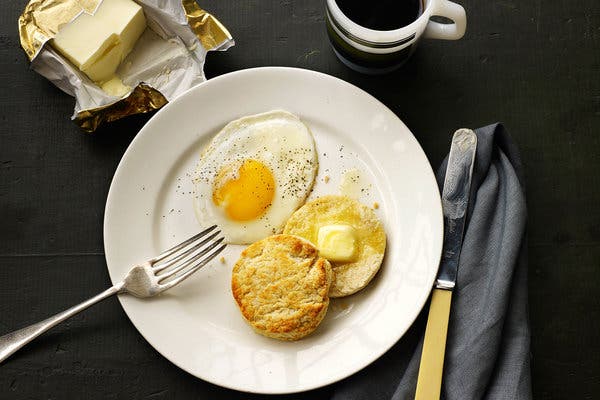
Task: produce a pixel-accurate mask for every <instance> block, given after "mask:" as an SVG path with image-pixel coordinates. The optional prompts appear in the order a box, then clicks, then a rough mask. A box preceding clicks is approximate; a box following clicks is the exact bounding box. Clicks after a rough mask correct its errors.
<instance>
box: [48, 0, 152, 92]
mask: <svg viewBox="0 0 600 400" xmlns="http://www.w3.org/2000/svg"><path fill="white" fill-rule="evenodd" d="M144 29H146V18H145V17H144V11H143V10H142V8H141V7H140V6H139V5H138V4H137V3H135V2H134V1H132V0H103V1H102V3H100V6H99V7H98V8H97V10H96V12H95V13H94V15H90V14H87V13H85V12H83V13H81V14H80V15H79V16H77V18H75V19H74V20H73V21H71V22H69V23H68V24H66V25H64V26H62V27H61V28H60V30H59V32H58V34H57V35H56V36H55V37H54V39H53V40H52V46H53V47H54V48H56V49H57V50H58V51H59V52H60V53H61V54H62V55H63V56H65V57H66V58H67V59H69V61H71V62H72V63H73V64H74V65H75V66H76V67H77V68H79V69H80V70H81V71H82V72H84V73H85V74H86V75H87V76H88V77H89V78H90V79H91V80H93V81H94V82H95V83H96V84H98V86H100V87H103V88H104V89H105V91H107V93H109V94H112V95H123V94H125V93H123V92H126V91H127V90H128V89H130V88H129V87H127V86H125V85H123V84H122V82H121V80H120V79H119V78H118V77H117V76H116V75H115V71H116V70H117V68H118V67H119V64H121V62H122V61H123V60H124V59H125V57H127V54H129V52H131V50H132V49H133V46H134V45H135V42H136V41H137V40H138V38H139V37H140V35H141V34H142V32H144ZM107 83H108V84H107ZM105 84H106V85H105ZM104 86H105V87H104Z"/></svg>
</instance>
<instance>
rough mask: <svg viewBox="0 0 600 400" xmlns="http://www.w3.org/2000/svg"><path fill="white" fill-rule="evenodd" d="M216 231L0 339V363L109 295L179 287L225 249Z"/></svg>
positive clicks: (138, 294)
mask: <svg viewBox="0 0 600 400" xmlns="http://www.w3.org/2000/svg"><path fill="white" fill-rule="evenodd" d="M216 228H217V227H216V225H215V226H211V227H210V228H207V229H205V230H203V231H202V232H200V233H199V234H197V235H195V236H193V237H191V238H189V239H188V240H186V241H184V242H182V243H180V244H178V245H177V246H174V247H172V248H170V249H169V250H166V251H164V252H163V253H161V254H159V255H158V256H156V257H154V258H151V259H150V260H148V261H146V262H144V263H142V264H139V265H136V266H135V267H133V268H131V269H130V270H129V272H128V273H127V275H126V276H125V279H123V280H122V281H121V282H119V283H117V284H116V285H114V286H113V287H111V288H109V289H107V290H105V291H104V292H102V293H100V294H99V295H97V296H95V297H92V298H91V299H89V300H86V301H84V302H83V303H81V304H78V305H76V306H74V307H71V308H69V309H68V310H66V311H63V312H61V313H59V314H56V315H54V316H52V317H50V318H48V319H45V320H43V321H42V322H38V323H37V324H33V325H30V326H27V327H25V328H22V329H19V330H17V331H14V332H11V333H8V334H6V335H4V336H1V337H0V362H2V361H4V360H6V359H7V358H8V357H9V356H10V355H11V354H13V353H14V352H16V351H17V350H19V349H20V348H21V347H23V346H25V345H26V344H27V343H29V342H31V341H32V340H33V339H35V338H36V337H38V336H39V335H41V334H42V333H44V332H46V331H47V330H49V329H50V328H52V327H53V326H55V325H58V324H59V323H61V322H62V321H64V320H66V319H67V318H70V317H72V316H73V315H75V314H77V313H79V312H80V311H83V310H85V309H86V308H88V307H89V306H91V305H92V304H96V303H97V302H99V301H100V300H104V299H106V298H107V297H110V296H112V295H113V294H117V293H129V294H132V295H134V296H136V297H152V296H155V295H157V294H159V293H162V292H164V291H165V290H167V289H170V288H172V287H173V286H175V285H177V284H179V283H181V281H183V280H184V279H186V278H188V277H189V276H191V275H192V274H193V273H194V272H196V271H198V270H199V269H200V268H202V267H203V266H204V265H206V264H207V263H208V262H209V261H210V260H212V259H213V258H215V257H216V256H217V255H218V254H219V253H220V252H221V251H223V249H224V248H225V247H226V245H225V244H221V242H223V238H222V237H220V238H218V239H215V238H216V237H217V236H218V235H219V233H221V232H220V231H215V229H216Z"/></svg>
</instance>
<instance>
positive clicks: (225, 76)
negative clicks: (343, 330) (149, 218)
mask: <svg viewBox="0 0 600 400" xmlns="http://www.w3.org/2000/svg"><path fill="white" fill-rule="evenodd" d="M268 72H283V73H292V74H306V75H312V76H313V77H314V78H316V79H329V80H333V81H336V83H337V84H340V85H342V86H347V87H350V88H351V89H353V90H357V91H359V92H361V95H363V96H366V97H368V98H369V99H370V101H373V102H375V103H377V104H378V105H379V106H381V107H382V108H384V109H387V110H388V111H389V112H390V113H392V114H393V115H394V116H395V117H396V119H397V120H398V121H399V122H400V123H401V124H402V125H403V126H404V127H405V128H406V130H407V131H408V132H409V133H410V136H409V137H410V139H411V140H413V141H414V142H415V143H416V145H417V148H418V149H419V150H420V153H421V156H422V157H423V158H424V159H425V161H426V165H427V166H428V168H427V173H428V175H430V178H431V179H433V182H434V183H435V182H436V178H435V172H434V170H433V167H432V165H431V163H430V162H429V159H428V158H427V156H426V154H425V152H424V150H423V148H422V146H421V144H420V143H419V141H418V140H417V139H416V137H415V135H414V134H413V132H412V131H411V130H410V129H409V128H408V127H407V126H406V124H405V123H404V122H403V121H402V120H401V119H400V117H398V115H397V114H396V113H394V112H393V111H392V110H391V109H390V108H389V107H387V106H386V105H385V104H384V103H383V102H381V101H380V100H378V99H377V98H376V97H374V96H373V95H371V94H370V93H368V92H366V91H365V90H363V89H362V88H360V87H358V86H356V85H354V84H352V83H350V82H347V81H345V80H343V79H340V78H338V77H335V76H332V75H329V74H326V73H323V72H319V71H314V70H309V69H304V68H296V67H280V66H265V67H254V68H245V69H241V70H236V71H232V72H228V73H225V74H222V75H219V76H216V77H214V78H211V79H208V80H207V81H205V82H202V83H201V84H199V85H197V86H194V87H192V88H189V89H188V90H186V91H185V92H183V93H182V94H181V95H179V96H178V97H177V98H176V99H174V100H173V101H171V102H169V103H167V104H166V105H165V106H164V107H162V108H161V109H160V110H158V112H156V113H155V114H154V115H153V116H152V117H151V118H150V119H148V121H146V122H145V123H144V125H143V126H142V128H141V129H140V130H139V131H138V133H137V134H136V135H135V137H134V138H133V139H132V140H131V142H130V143H129V145H128V146H127V148H126V150H125V151H124V153H123V155H122V156H121V158H120V160H119V163H118V165H117V168H116V169H115V172H114V174H113V177H112V179H111V182H110V186H109V190H108V193H107V196H106V202H105V207H104V216H103V248H104V258H105V262H106V269H107V272H108V274H109V278H110V280H111V282H112V283H113V284H115V283H116V282H115V280H114V279H113V276H112V274H111V270H110V268H109V266H108V259H107V254H108V253H109V252H108V247H109V245H108V244H107V243H108V241H107V240H106V237H107V232H108V230H109V228H108V222H107V221H108V218H107V216H108V215H109V213H110V210H109V209H110V207H111V205H112V204H113V203H114V202H112V201H111V198H112V197H113V196H114V185H115V182H116V181H117V180H118V179H119V176H120V175H121V174H122V170H123V168H125V167H124V165H125V164H127V162H126V160H127V158H128V157H129V155H130V154H131V152H132V151H133V150H132V149H133V148H134V147H135V146H136V143H137V142H138V141H139V140H141V139H140V138H141V137H143V135H144V132H146V131H147V130H148V129H149V128H148V126H150V125H152V124H151V122H152V121H153V120H154V119H155V118H157V116H159V115H161V114H163V113H166V112H169V110H170V109H171V108H173V107H177V105H178V104H179V103H181V102H183V101H185V99H186V98H187V97H189V96H190V93H192V92H195V91H201V90H205V89H203V88H204V87H206V86H210V85H217V84H219V82H220V81H222V80H227V79H232V77H235V76H238V75H244V74H254V73H268ZM435 186H436V188H437V183H436V184H435ZM437 194H438V195H437V196H435V197H436V198H435V201H434V203H435V204H436V205H437V207H436V208H437V213H436V215H437V221H438V224H436V225H437V226H438V229H437V231H438V238H437V240H436V243H439V246H438V247H439V249H438V251H436V252H435V260H436V265H435V266H434V268H435V270H436V272H437V267H438V265H439V261H440V259H441V255H442V242H443V212H442V201H441V196H440V195H439V190H438V191H437ZM436 276H437V273H436V274H433V278H432V279H431V282H428V284H429V285H430V286H431V288H432V289H433V283H434V281H435V278H436ZM429 294H430V292H429V291H428V292H426V295H425V296H424V297H423V298H422V299H418V301H417V302H416V303H417V304H419V307H416V308H415V312H414V315H410V316H409V318H407V320H410V321H411V322H410V324H409V325H408V327H407V328H406V330H404V332H402V333H401V335H400V336H399V337H398V338H397V339H396V340H395V341H393V342H392V343H391V344H390V345H389V346H388V347H386V348H383V347H382V349H381V352H380V353H379V354H377V355H376V356H375V357H373V358H372V359H371V360H370V361H368V362H367V363H365V364H364V365H363V366H362V367H360V368H359V369H357V370H354V371H353V372H350V373H348V374H346V375H345V376H341V377H334V378H332V379H329V380H326V381H324V382H319V383H317V384H314V385H307V386H305V387H303V388H299V389H290V390H250V389H244V388H241V387H237V386H234V385H230V386H223V384H222V383H221V382H215V381H213V380H211V379H207V378H205V377H199V376H197V375H196V374H194V373H193V372H191V371H189V370H188V369H187V368H186V367H184V366H183V365H182V363H180V362H179V361H178V360H176V359H174V358H171V357H169V356H167V355H166V354H164V353H163V352H162V351H161V350H159V348H158V347H160V346H158V347H157V345H156V344H155V343H153V342H152V341H151V340H150V339H149V338H148V337H147V336H146V335H144V333H143V332H142V331H141V330H140V328H139V327H138V325H137V324H136V323H135V322H134V319H133V318H132V317H131V315H130V311H131V310H129V311H128V309H127V308H126V307H125V306H124V303H123V299H122V297H121V295H118V296H117V298H118V299H119V304H120V305H121V308H122V309H123V311H124V312H125V315H126V316H127V318H128V319H129V321H130V322H131V324H132V325H133V326H134V328H135V329H136V330H137V332H138V333H139V334H140V335H141V336H142V337H143V338H144V340H145V341H146V342H147V343H148V344H149V345H150V346H151V347H152V348H153V349H154V350H155V351H157V352H158V353H159V354H160V355H161V356H162V357H164V358H165V359H166V360H168V361H169V362H170V363H172V364H173V365H175V366H177V367H178V368H179V369H181V370H182V371H185V372H186V373H188V374H189V375H192V376H194V377H195V378H196V379H201V380H203V381H205V382H209V383H211V384H214V385H216V386H219V387H223V388H226V389H229V390H237V391H240V392H246V393H255V394H292V393H301V392H305V391H309V390H314V389H317V388H321V387H325V386H328V385H331V384H334V383H336V382H339V381H342V380H343V379H347V378H349V377H351V376H353V375H354V374H356V373H358V372H359V371H361V370H363V369H364V368H367V367H368V366H369V365H371V364H372V363H373V362H375V361H376V360H378V359H379V358H381V357H382V356H383V355H384V354H385V353H387V352H388V351H389V350H390V349H391V348H392V347H393V346H394V345H395V344H396V343H398V341H399V340H401V339H402V337H404V335H405V334H406V332H407V331H408V330H409V329H410V327H411V326H412V325H413V324H414V322H415V320H416V319H417V317H418V316H419V314H420V313H421V311H422V310H423V307H424V306H425V304H426V303H427V299H428V298H429ZM384 347H385V346H384Z"/></svg>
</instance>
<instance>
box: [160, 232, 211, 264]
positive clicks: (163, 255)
mask: <svg viewBox="0 0 600 400" xmlns="http://www.w3.org/2000/svg"><path fill="white" fill-rule="evenodd" d="M216 227H217V226H216V225H213V226H211V227H209V228H206V229H205V230H203V231H202V232H200V233H198V234H196V235H194V236H192V237H191V238H189V239H188V240H186V241H184V242H181V243H179V244H178V245H175V246H173V247H171V248H170V249H168V250H165V251H163V252H162V253H160V254H159V255H158V256H156V257H154V258H153V259H151V260H150V264H154V263H156V262H158V261H161V260H164V259H165V258H167V257H169V256H170V255H172V254H173V253H175V252H176V251H179V250H180V249H182V248H184V247H186V246H187V245H189V244H190V243H192V242H194V241H196V240H198V239H200V238H201V237H203V236H204V235H206V234H207V233H209V232H211V231H213V230H214V229H215V228H216Z"/></svg>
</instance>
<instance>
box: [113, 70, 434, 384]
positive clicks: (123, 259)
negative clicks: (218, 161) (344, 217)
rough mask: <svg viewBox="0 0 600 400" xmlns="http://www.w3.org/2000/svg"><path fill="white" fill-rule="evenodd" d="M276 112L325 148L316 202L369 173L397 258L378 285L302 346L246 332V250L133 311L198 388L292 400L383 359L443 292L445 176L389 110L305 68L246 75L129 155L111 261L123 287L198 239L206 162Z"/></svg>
mask: <svg viewBox="0 0 600 400" xmlns="http://www.w3.org/2000/svg"><path fill="white" fill-rule="evenodd" d="M272 109H285V110H288V111H290V112H292V113H295V114H296V115H298V116H299V117H300V118H301V119H302V120H303V121H304V122H305V123H306V124H307V125H308V126H309V127H310V129H311V130H312V132H313V134H314V137H315V142H316V145H317V149H318V151H319V163H320V167H319V174H318V177H317V182H316V184H315V187H314V190H313V193H312V195H311V197H315V196H318V195H321V194H326V193H335V192H337V189H338V184H339V182H340V180H341V179H342V177H343V174H344V171H346V170H349V169H352V168H356V169H357V170H359V171H360V175H361V182H360V187H357V188H356V189H357V193H358V194H359V197H360V198H359V199H360V200H361V201H362V202H363V203H365V204H367V205H372V204H373V203H375V202H377V203H379V209H377V210H376V212H377V214H378V215H379V217H380V218H381V219H382V220H383V222H384V225H385V228H386V233H387V235H388V250H387V252H386V256H385V259H384V264H383V266H382V268H381V270H380V271H379V273H378V275H377V276H376V278H375V279H374V280H373V282H371V284H370V285H369V286H368V287H367V288H366V289H364V290H363V291H361V292H359V293H357V294H355V295H353V296H350V297H346V298H341V299H335V300H332V302H331V305H330V308H329V311H328V313H327V316H326V317H325V320H324V321H323V323H322V324H321V325H320V326H319V327H318V329H317V330H316V331H315V332H314V333H313V334H312V335H310V336H308V337H307V338H305V339H303V340H300V341H297V342H280V341H277V340H274V339H268V338H265V337H262V336H259V335H257V334H255V333H254V332H253V331H252V330H251V328H250V327H249V326H248V325H247V324H246V323H245V322H244V321H243V319H242V317H241V314H240V313H239V311H238V309H237V306H236V304H235V301H234V300H233V297H232V295H231V289H230V279H231V268H232V266H233V264H234V263H235V261H236V259H237V257H238V255H239V253H240V251H241V247H239V246H230V247H228V248H227V249H226V250H225V253H224V255H225V260H226V262H225V263H224V264H223V263H221V262H220V261H218V260H217V261H214V262H212V263H211V264H209V265H207V266H206V267H205V268H204V269H203V270H201V271H199V272H198V273H196V274H195V275H194V276H193V277H191V278H190V279H189V280H187V281H186V282H185V283H183V284H182V285H180V286H178V287H176V288H174V289H172V290H171V291H169V292H166V293H165V294H163V295H162V296H160V297H158V298H155V299H151V300H140V299H137V298H134V297H133V296H127V295H125V296H121V297H120V298H119V299H120V301H121V304H122V305H123V308H124V309H125V312H126V313H127V315H128V316H129V318H130V319H131V321H132V322H133V324H134V325H135V327H136V328H137V329H138V330H139V331H140V333H141V334H142V335H143V336H144V337H145V338H146V340H148V342H149V343H150V344H151V345H152V346H154V348H156V350H158V351H159V352H160V353H161V354H162V355H163V356H165V357H166V358H167V359H169V360H170V361H171V362H173V363H174V364H176V365H177V366H179V367H180V368H182V369H184V370H185V371H187V372H189V373H191V374H192V375H195V376H197V377H199V378H202V379H204V380H206V381H209V382H212V383H214V384H217V385H220V386H224V387H228V388H232V389H237V390H242V391H248V392H256V393H290V392H299V391H304V390H308V389H313V388H317V387H320V386H323V385H326V384H329V383H332V382H335V381H338V380H340V379H342V378H344V377H347V376H349V375H351V374H352V373H354V372H356V371H358V370H360V369H361V368H363V367H365V366H366V365H368V364H369V363H371V362H372V361H374V360H375V359H377V358H378V357H379V356H381V355H382V354H383V353H384V352H385V351H386V350H388V349H389V348H390V347H391V346H392V345H393V344H394V343H396V341H398V339H400V337H402V335H403V334H404V333H405V332H406V330H407V329H408V328H409V327H410V325H411V324H412V322H413V321H414V320H415V318H416V316H417V314H418V313H419V311H420V310H421V308H422V307H423V305H424V303H425V301H426V299H427V297H428V294H429V292H430V290H431V287H432V284H433V281H434V279H435V275H436V271H437V267H438V262H439V258H440V252H441V248H442V236H443V229H442V226H443V225H442V210H441V204H440V197H439V193H438V189H437V186H436V183H435V179H434V175H433V172H432V170H431V167H430V165H429V163H428V161H427V158H426V157H425V154H424V153H423V151H422V149H421V147H420V146H419V144H418V143H417V141H416V140H415V138H414V137H413V135H412V134H411V133H410V131H409V130H408V128H407V127H406V126H405V125H404V124H403V123H402V122H401V121H400V120H399V119H398V118H397V117H396V116H395V115H394V114H393V113H392V112H391V111H390V110H389V109H388V108H386V107H385V106H384V105H383V104H382V103H380V102H379V101H377V100H376V99H375V98H373V97H372V96H370V95H369V94H367V93H365V92H364V91H362V90H360V89H358V88H356V87H355V86H352V85H350V84H349V83H346V82H344V81H341V80H339V79H336V78H333V77H331V76H328V75H324V74H321V73H317V72H313V71H308V70H302V69H293V68H257V69H249V70H244V71H239V72H234V73H230V74H227V75H224V76H220V77H217V78H214V79H211V80H209V81H207V82H206V83H203V84H201V85H200V86H198V87H196V88H193V89H191V90H190V91H188V92H187V93H185V94H183V95H182V96H180V97H179V98H177V99H176V100H175V101H173V102H171V103H170V104H168V105H167V106H165V107H164V108H163V109H162V110H161V111H160V112H158V113H157V114H156V115H155V116H154V117H153V118H152V119H151V120H150V121H149V122H148V123H147V124H146V126H144V128H143V129H142V130H141V131H140V133H139V134H138V135H137V137H136V138H135V139H134V140H133V142H132V143H131V145H130V146H129V148H128V149H127V151H126V152H125V155H124V156H123V159H122V160H121V163H120V164H119V167H118V168H117V171H116V173H115V176H114V179H113V182H112V185H111V187H110V192H109V194H108V200H107V204H106V214H105V219H104V247H105V251H106V261H107V264H108V270H109V273H110V277H111V279H112V281H113V282H117V281H119V280H121V279H122V277H123V276H124V274H125V273H126V271H127V270H128V269H129V268H130V267H131V266H132V265H133V264H134V263H136V262H140V261H142V260H145V259H148V258H150V257H151V256H153V255H156V254H158V253H160V252H161V251H162V250H164V249H166V248H168V247H170V246H171V245H173V244H175V243H178V242H180V241H181V240H183V239H185V238H187V237H188V236H191V235H192V234H194V233H196V232H198V231H199V230H200V229H201V226H200V224H199V223H198V222H197V220H196V218H195V216H194V210H193V201H192V198H193V195H192V193H191V192H192V190H193V188H192V187H193V186H192V182H191V175H192V174H193V171H194V167H195V163H196V162H197V160H198V157H199V152H200V150H201V149H202V147H203V146H204V145H205V144H207V143H208V141H209V140H210V139H211V138H212V137H213V136H214V135H215V134H216V133H217V132H218V131H219V130H220V128H221V127H223V126H224V125H225V124H226V123H227V122H229V121H231V120H233V119H236V118H239V117H241V116H244V115H248V114H255V113H260V112H264V111H269V110H272ZM325 176H329V178H330V180H329V182H328V183H325V180H326V179H325ZM361 188H362V189H364V190H363V191H360V190H358V189H361Z"/></svg>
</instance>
